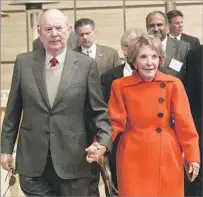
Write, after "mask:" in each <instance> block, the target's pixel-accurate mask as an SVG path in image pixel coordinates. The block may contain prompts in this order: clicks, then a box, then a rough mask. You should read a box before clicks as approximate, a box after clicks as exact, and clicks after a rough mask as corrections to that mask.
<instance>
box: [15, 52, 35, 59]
mask: <svg viewBox="0 0 203 197" xmlns="http://www.w3.org/2000/svg"><path fill="white" fill-rule="evenodd" d="M35 54H36V53H35V51H31V52H25V53H20V54H18V55H17V56H16V59H29V58H33V57H34V56H35Z"/></svg>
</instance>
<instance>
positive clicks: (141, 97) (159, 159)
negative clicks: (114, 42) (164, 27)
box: [109, 35, 200, 197]
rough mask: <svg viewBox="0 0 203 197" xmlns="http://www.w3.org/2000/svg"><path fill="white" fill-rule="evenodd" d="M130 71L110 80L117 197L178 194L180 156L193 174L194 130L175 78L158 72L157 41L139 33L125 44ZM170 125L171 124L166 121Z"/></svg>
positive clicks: (196, 154)
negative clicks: (115, 141)
mask: <svg viewBox="0 0 203 197" xmlns="http://www.w3.org/2000/svg"><path fill="white" fill-rule="evenodd" d="M128 54H129V57H128V62H129V63H131V65H133V66H134V68H135V70H136V72H134V74H133V75H132V76H130V77H124V78H121V79H118V80H116V81H114V83H113V85H112V90H111V97H110V101H109V115H110V119H111V122H112V126H113V140H114V139H115V138H116V136H117V135H118V134H119V133H121V132H123V133H122V135H121V138H120V142H119V145H118V152H117V176H118V189H119V194H120V196H147V197H149V196H153V197H154V196H156V197H157V196H170V197H171V196H178V197H180V196H184V167H183V154H182V153H184V160H185V162H186V163H187V164H188V166H189V167H188V172H189V173H190V175H191V181H193V180H194V179H195V178H196V176H197V175H198V172H199V161H200V155H199V148H198V134H197V132H196V129H195V126H194V123H193V119H192V116H191V111H190V107H189V103H188V98H187V96H186V93H185V90H184V87H183V85H182V83H181V81H180V80H179V79H177V78H174V77H173V76H171V75H166V74H163V73H161V72H160V71H158V67H159V65H160V64H161V62H162V60H163V57H164V52H163V50H162V47H161V42H160V41H159V40H157V39H156V38H154V37H152V36H148V35H142V36H139V37H138V38H137V39H135V41H134V43H132V45H131V46H129V47H128ZM172 117H173V120H174V121H175V125H174V126H171V125H172V124H171V119H172Z"/></svg>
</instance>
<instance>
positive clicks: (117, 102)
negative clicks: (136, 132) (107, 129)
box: [108, 79, 127, 141]
mask: <svg viewBox="0 0 203 197" xmlns="http://www.w3.org/2000/svg"><path fill="white" fill-rule="evenodd" d="M108 109H109V111H108V112H109V117H110V120H111V124H112V127H113V141H114V140H115V139H116V137H117V135H118V134H119V133H121V132H123V131H124V130H125V128H126V119H127V113H126V109H125V104H124V100H123V95H122V92H121V87H120V80H119V79H118V80H115V81H114V82H113V84H112V88H111V96H110V100H109V105H108Z"/></svg>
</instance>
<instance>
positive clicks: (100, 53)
mask: <svg viewBox="0 0 203 197" xmlns="http://www.w3.org/2000/svg"><path fill="white" fill-rule="evenodd" d="M96 46H97V47H96V57H95V61H96V62H97V65H102V62H103V61H104V60H103V55H104V50H103V48H102V46H100V45H99V44H96Z"/></svg>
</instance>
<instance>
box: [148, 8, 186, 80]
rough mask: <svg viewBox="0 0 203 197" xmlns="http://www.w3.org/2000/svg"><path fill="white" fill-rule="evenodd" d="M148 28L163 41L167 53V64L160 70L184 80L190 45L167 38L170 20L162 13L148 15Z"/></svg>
mask: <svg viewBox="0 0 203 197" xmlns="http://www.w3.org/2000/svg"><path fill="white" fill-rule="evenodd" d="M146 27H147V31H148V33H149V34H152V35H154V36H155V37H157V38H159V39H160V40H161V41H162V44H163V48H164V50H165V52H166V56H167V57H166V60H165V64H164V65H163V66H161V67H160V70H161V71H162V72H164V73H167V74H171V75H173V76H175V77H178V78H180V79H182V80H183V78H184V74H185V70H186V65H185V61H186V57H187V53H188V50H189V47H190V46H189V44H188V43H185V42H183V41H178V40H176V39H173V38H170V37H169V36H167V33H168V20H167V16H166V14H165V13H163V12H161V11H153V12H151V13H149V14H148V15H147V17H146Z"/></svg>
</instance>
